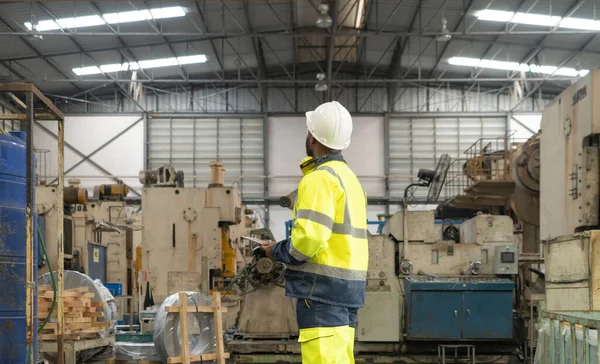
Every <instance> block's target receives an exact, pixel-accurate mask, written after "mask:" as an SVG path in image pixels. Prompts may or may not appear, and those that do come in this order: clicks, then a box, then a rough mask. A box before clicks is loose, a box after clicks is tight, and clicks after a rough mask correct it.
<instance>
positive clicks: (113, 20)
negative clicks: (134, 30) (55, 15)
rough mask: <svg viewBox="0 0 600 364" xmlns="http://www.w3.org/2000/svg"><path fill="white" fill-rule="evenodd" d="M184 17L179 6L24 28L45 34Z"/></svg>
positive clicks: (53, 22) (66, 20) (75, 19)
mask: <svg viewBox="0 0 600 364" xmlns="http://www.w3.org/2000/svg"><path fill="white" fill-rule="evenodd" d="M182 16H185V10H184V9H183V7H181V6H172V7H166V8H156V9H148V10H135V11H125V12H120V13H109V14H103V15H102V16H100V15H85V16H77V17H72V18H61V19H58V20H56V21H54V20H42V21H40V22H38V23H37V26H36V29H34V26H33V24H32V22H26V23H25V27H27V29H29V30H37V31H39V32H45V31H48V30H57V29H73V28H85V27H92V26H98V25H104V24H118V23H131V22H137V21H145V20H152V19H167V18H177V17H182Z"/></svg>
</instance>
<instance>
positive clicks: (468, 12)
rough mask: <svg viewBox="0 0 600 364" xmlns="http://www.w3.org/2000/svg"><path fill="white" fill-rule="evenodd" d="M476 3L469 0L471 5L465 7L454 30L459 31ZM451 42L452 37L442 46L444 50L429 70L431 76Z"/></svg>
mask: <svg viewBox="0 0 600 364" xmlns="http://www.w3.org/2000/svg"><path fill="white" fill-rule="evenodd" d="M474 3H475V1H474V0H469V5H467V8H466V9H463V13H462V14H461V16H460V19H458V23H456V26H455V27H454V30H453V31H454V32H456V31H458V29H459V28H460V25H461V24H462V23H463V21H464V20H465V17H466V16H467V14H470V12H471V7H472V6H473V4H474ZM450 43H452V39H450V40H449V41H448V42H446V44H445V45H444V46H443V47H442V51H441V52H440V55H439V57H438V58H437V59H436V60H435V63H434V65H433V68H432V69H431V71H429V73H430V75H431V76H433V73H434V72H435V70H436V69H437V68H438V66H439V64H440V62H441V61H442V59H444V56H445V55H446V51H447V50H448V47H449V46H450Z"/></svg>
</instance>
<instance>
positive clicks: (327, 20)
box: [317, 3, 333, 28]
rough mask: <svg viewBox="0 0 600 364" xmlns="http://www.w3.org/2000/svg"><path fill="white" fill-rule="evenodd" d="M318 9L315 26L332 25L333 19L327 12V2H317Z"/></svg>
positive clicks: (324, 26) (326, 26) (327, 26)
mask: <svg viewBox="0 0 600 364" xmlns="http://www.w3.org/2000/svg"><path fill="white" fill-rule="evenodd" d="M317 9H318V10H319V16H318V17H317V27H318V28H331V26H332V25H333V20H332V19H331V16H329V14H328V13H327V12H328V11H329V5H327V4H323V3H322V4H319V7H318V8H317Z"/></svg>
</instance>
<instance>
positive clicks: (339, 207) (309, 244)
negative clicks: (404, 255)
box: [273, 154, 369, 307]
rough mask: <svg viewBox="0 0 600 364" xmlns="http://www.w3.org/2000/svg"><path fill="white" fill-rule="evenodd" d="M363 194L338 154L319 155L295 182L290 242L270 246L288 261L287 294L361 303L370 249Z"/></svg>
mask: <svg viewBox="0 0 600 364" xmlns="http://www.w3.org/2000/svg"><path fill="white" fill-rule="evenodd" d="M366 198H367V197H366V194H365V192H364V190H363V188H362V186H361V185H360V183H359V181H358V178H357V177H356V175H355V174H354V173H353V172H352V170H351V169H350V167H348V165H347V164H346V162H345V161H344V160H343V158H342V157H341V155H340V154H332V155H329V156H326V157H325V158H321V159H318V160H317V161H316V165H315V167H314V169H312V170H311V171H310V172H309V173H307V174H306V175H305V176H304V178H302V180H301V181H300V184H299V186H298V197H297V200H296V204H295V206H294V212H293V218H294V224H293V227H292V234H291V239H290V241H283V242H280V243H278V244H276V245H275V246H274V247H273V257H274V258H275V259H276V260H279V261H283V262H285V263H287V264H288V269H287V272H286V295H287V296H290V297H295V298H300V299H307V300H313V301H318V302H323V303H327V304H331V305H338V306H344V307H363V305H364V298H365V289H366V278H367V266H368V261H369V250H368V242H367V215H366V214H367V212H366V205H367V201H366Z"/></svg>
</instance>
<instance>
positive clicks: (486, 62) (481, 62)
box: [448, 57, 589, 77]
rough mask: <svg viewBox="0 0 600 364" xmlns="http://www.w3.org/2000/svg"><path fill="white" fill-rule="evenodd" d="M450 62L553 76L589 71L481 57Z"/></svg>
mask: <svg viewBox="0 0 600 364" xmlns="http://www.w3.org/2000/svg"><path fill="white" fill-rule="evenodd" d="M448 63H449V64H451V65H454V66H466V67H477V68H487V69H496V70H503V71H520V72H533V73H542V74H547V75H553V76H566V77H578V76H579V77H583V76H585V75H587V74H588V73H589V71H588V70H581V71H577V70H576V69H574V68H569V67H561V68H557V67H556V66H546V65H541V66H540V65H535V64H532V65H527V64H524V63H521V64H519V63H517V62H506V61H495V60H492V59H479V58H469V57H451V58H449V59H448Z"/></svg>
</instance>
